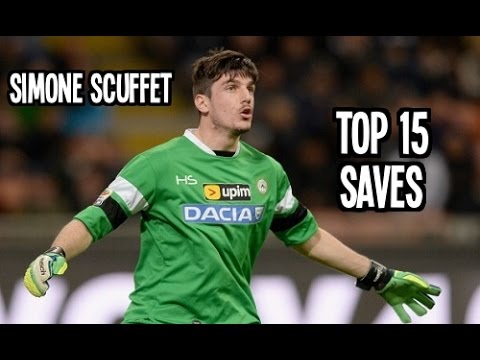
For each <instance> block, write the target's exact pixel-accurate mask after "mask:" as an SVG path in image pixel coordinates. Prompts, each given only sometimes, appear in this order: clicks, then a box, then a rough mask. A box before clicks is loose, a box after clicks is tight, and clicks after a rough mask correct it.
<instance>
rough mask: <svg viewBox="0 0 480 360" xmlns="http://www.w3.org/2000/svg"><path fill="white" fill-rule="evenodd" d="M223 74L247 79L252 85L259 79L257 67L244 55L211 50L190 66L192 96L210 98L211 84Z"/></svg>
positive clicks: (236, 52) (228, 51) (230, 51)
mask: <svg viewBox="0 0 480 360" xmlns="http://www.w3.org/2000/svg"><path fill="white" fill-rule="evenodd" d="M223 74H230V75H232V76H237V75H240V76H243V77H249V78H251V79H252V80H253V82H254V83H256V82H257V81H258V77H259V75H258V69H257V66H256V65H255V63H254V62H253V61H252V60H251V59H250V58H248V57H247V56H245V55H244V54H242V53H240V52H238V51H233V50H223V49H213V50H210V51H209V53H208V55H206V56H203V57H201V58H199V59H198V60H197V61H195V62H194V63H193V65H192V84H193V89H192V90H193V96H194V97H195V95H197V94H205V95H207V96H210V95H211V88H212V84H213V83H214V82H215V81H217V80H218V79H220V77H222V75H223Z"/></svg>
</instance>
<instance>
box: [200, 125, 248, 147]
mask: <svg viewBox="0 0 480 360" xmlns="http://www.w3.org/2000/svg"><path fill="white" fill-rule="evenodd" d="M193 134H194V135H195V136H196V137H197V138H199V139H200V141H201V142H202V143H204V144H205V145H207V146H208V147H209V148H210V149H212V150H218V151H233V152H235V151H236V150H237V148H238V142H239V141H240V136H234V137H228V136H224V135H221V134H218V133H214V132H211V131H208V130H207V131H206V130H205V129H203V128H202V127H199V128H198V129H196V130H194V131H193Z"/></svg>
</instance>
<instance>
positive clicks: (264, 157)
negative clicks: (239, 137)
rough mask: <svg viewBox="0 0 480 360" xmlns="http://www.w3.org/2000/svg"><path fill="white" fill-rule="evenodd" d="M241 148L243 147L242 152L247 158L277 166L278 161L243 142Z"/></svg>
mask: <svg viewBox="0 0 480 360" xmlns="http://www.w3.org/2000/svg"><path fill="white" fill-rule="evenodd" d="M242 146H243V151H244V152H245V153H246V154H248V155H249V156H252V157H255V158H257V159H258V160H260V159H261V160H264V161H268V162H271V163H273V164H275V165H277V164H279V163H278V161H277V160H276V159H275V158H273V157H272V156H270V155H268V154H266V153H264V152H263V151H261V150H259V149H257V148H256V147H254V146H252V145H250V144H248V143H246V142H245V141H242Z"/></svg>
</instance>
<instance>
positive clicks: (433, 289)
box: [423, 284, 442, 296]
mask: <svg viewBox="0 0 480 360" xmlns="http://www.w3.org/2000/svg"><path fill="white" fill-rule="evenodd" d="M423 291H424V292H426V293H427V294H430V295H433V296H438V295H440V293H441V292H442V289H441V288H439V287H438V286H436V285H432V284H430V286H429V287H428V289H426V290H423Z"/></svg>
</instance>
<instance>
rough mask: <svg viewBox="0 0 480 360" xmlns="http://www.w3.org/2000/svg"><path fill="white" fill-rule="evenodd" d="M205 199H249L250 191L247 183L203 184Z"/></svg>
mask: <svg viewBox="0 0 480 360" xmlns="http://www.w3.org/2000/svg"><path fill="white" fill-rule="evenodd" d="M203 195H205V199H207V200H217V201H218V200H250V199H251V197H252V193H251V191H250V185H247V184H203Z"/></svg>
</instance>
